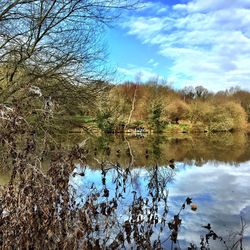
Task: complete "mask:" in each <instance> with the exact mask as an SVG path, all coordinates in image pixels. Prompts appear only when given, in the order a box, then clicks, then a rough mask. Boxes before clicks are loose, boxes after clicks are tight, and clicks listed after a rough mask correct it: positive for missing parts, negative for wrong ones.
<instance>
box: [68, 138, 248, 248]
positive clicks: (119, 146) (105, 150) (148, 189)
mask: <svg viewBox="0 0 250 250" xmlns="http://www.w3.org/2000/svg"><path fill="white" fill-rule="evenodd" d="M249 145H250V139H249V136H248V135H246V134H217V135H210V136H202V137H201V136H193V137H188V136H182V137H179V138H171V137H166V136H148V137H146V138H142V137H132V138H115V137H109V138H108V137H104V138H99V139H97V140H96V141H91V143H90V146H89V148H90V149H89V152H90V153H89V156H88V158H89V161H88V165H87V166H86V168H84V169H82V168H81V167H80V166H78V167H77V168H76V170H75V174H73V175H72V177H71V181H70V183H71V185H72V186H73V187H74V189H75V192H76V197H77V198H76V199H78V202H79V204H80V203H81V202H84V201H85V200H86V197H87V193H86V190H90V189H91V188H93V187H95V191H97V192H99V193H100V194H102V192H103V190H104V189H106V188H107V189H108V190H109V196H108V197H103V196H102V195H101V196H100V198H99V200H98V201H99V202H104V201H110V200H112V199H113V198H114V199H117V201H118V208H117V212H116V219H117V225H120V224H122V223H124V221H126V220H128V219H129V208H130V207H131V204H133V202H134V197H135V196H136V197H137V198H138V197H142V198H143V199H149V200H150V199H152V198H153V196H155V195H156V191H157V187H156V186H157V185H158V196H159V197H160V198H161V199H160V201H159V202H158V203H157V206H159V208H158V210H157V213H156V214H157V216H158V217H159V221H160V220H161V219H162V218H164V219H166V223H167V222H171V221H173V218H174V215H176V214H178V212H179V211H180V208H181V206H182V204H183V203H184V202H185V200H186V198H187V197H191V198H192V201H193V203H195V204H196V205H197V207H198V208H197V210H196V211H193V210H191V208H190V206H188V205H186V206H185V209H184V210H181V214H180V218H181V219H182V223H181V226H180V229H179V231H178V240H177V242H176V244H173V245H172V242H171V240H169V236H170V235H171V230H170V229H169V228H168V226H167V224H166V226H165V227H164V229H163V231H162V233H160V232H159V230H160V226H161V224H160V223H158V224H159V225H156V226H155V227H154V230H155V232H156V233H155V234H154V235H153V236H152V239H157V237H158V236H159V235H160V238H161V240H162V241H164V244H163V245H164V248H166V249H171V248H172V247H173V249H174V247H177V249H179V248H181V249H187V247H188V246H189V244H190V243H194V244H195V245H196V246H198V247H200V236H201V235H203V236H205V235H206V234H207V233H208V230H207V229H205V228H203V227H202V226H204V225H207V224H208V223H210V224H211V226H212V230H213V231H214V232H215V233H216V234H217V235H218V236H221V237H223V240H222V241H220V240H219V239H217V240H212V239H210V240H209V242H210V247H211V249H226V246H225V245H224V244H223V241H224V240H225V241H226V244H227V247H228V249H231V248H230V247H232V246H233V244H234V243H235V242H236V241H237V239H239V234H238V233H239V232H240V230H241V219H243V220H244V223H246V224H247V225H250V196H249V187H250V184H249V181H250V171H249V170H250V147H249ZM93 152H94V153H93ZM93 158H95V160H93ZM171 159H172V160H173V159H174V161H175V164H174V165H175V166H174V167H173V166H172V168H171V167H169V164H170V163H169V160H171ZM97 161H98V162H99V163H100V162H102V161H103V162H106V164H109V167H108V169H109V168H112V166H116V167H115V169H110V170H108V171H107V173H106V174H105V185H104V183H103V182H102V178H103V175H102V171H101V170H100V169H98V167H97V166H98V163H97ZM94 162H95V163H94ZM128 167H129V170H130V172H129V175H128V178H126V182H124V183H123V179H122V178H123V174H124V173H125V172H124V171H125V170H124V169H126V168H128ZM119 171H120V176H119ZM82 172H84V175H85V176H81V175H78V174H76V173H82ZM155 174H157V178H154V177H153V176H155ZM119 180H120V185H118V187H117V182H118V181H119ZM156 181H157V183H156ZM150 182H151V183H153V186H150V185H149V183H150ZM123 184H124V185H123ZM124 187H125V190H124ZM120 193H121V194H122V197H121V198H119V196H118V195H119V194H120ZM158 196H157V197H158ZM164 197H166V198H167V202H165V201H164ZM149 203H150V202H149ZM165 205H166V206H167V213H165V214H164V211H165V210H164V209H165ZM144 216H146V214H144ZM114 231H119V227H118V226H117V227H114ZM113 233H114V232H113ZM98 237H100V236H98ZM242 244H243V246H244V249H250V227H248V228H246V229H245V230H244V240H243V242H242ZM129 246H131V245H129ZM126 247H128V245H126ZM238 249H240V245H239V248H238Z"/></svg>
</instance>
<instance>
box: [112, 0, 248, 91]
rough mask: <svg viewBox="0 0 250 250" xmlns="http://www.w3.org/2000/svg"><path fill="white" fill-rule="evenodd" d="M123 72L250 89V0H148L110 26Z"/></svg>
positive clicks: (117, 62) (114, 57)
mask: <svg viewBox="0 0 250 250" xmlns="http://www.w3.org/2000/svg"><path fill="white" fill-rule="evenodd" d="M108 44H109V52H110V61H111V64H112V65H113V66H114V67H116V68H117V73H118V76H119V77H118V78H119V80H120V81H122V80H125V79H126V80H134V79H135V76H136V75H138V73H140V75H141V79H142V81H146V80H148V79H150V78H153V77H155V76H158V77H159V78H164V79H165V80H167V81H168V82H169V83H172V84H173V86H174V87H176V88H182V87H184V86H190V85H192V86H197V85H203V86H205V87H207V88H208V89H210V90H214V91H218V90H221V89H227V88H230V87H232V86H236V85H238V86H240V87H241V88H243V89H248V90H250V70H249V66H250V0H189V1H187V0H159V1H145V2H144V4H143V5H142V7H141V8H139V9H137V10H135V11H130V12H128V13H125V15H123V18H121V19H119V21H118V22H117V23H116V24H115V25H114V28H113V29H112V30H110V31H109V32H108Z"/></svg>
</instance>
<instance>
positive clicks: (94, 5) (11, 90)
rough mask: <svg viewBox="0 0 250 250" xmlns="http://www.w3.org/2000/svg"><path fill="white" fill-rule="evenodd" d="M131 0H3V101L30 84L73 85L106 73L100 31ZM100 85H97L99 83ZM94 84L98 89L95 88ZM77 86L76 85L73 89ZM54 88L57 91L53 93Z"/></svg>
mask: <svg viewBox="0 0 250 250" xmlns="http://www.w3.org/2000/svg"><path fill="white" fill-rule="evenodd" d="M134 4H135V3H133V4H129V2H128V1H126V0H122V1H120V0H84V1H83V0H53V1H49V0H0V86H1V92H0V102H7V101H10V99H11V98H12V97H13V96H14V95H17V93H18V92H20V90H23V89H25V90H26V91H27V89H28V88H29V87H30V86H31V85H37V86H39V87H41V88H42V87H44V86H45V85H46V84H47V85H49V83H50V84H52V85H53V86H55V85H61V86H64V87H65V88H66V91H67V92H68V91H72V90H73V91H74V90H75V88H74V86H75V85H79V84H81V85H87V86H88V88H86V89H85V92H83V93H81V98H79V99H83V100H85V99H88V100H89V99H91V98H88V97H89V96H88V94H90V93H91V92H92V90H93V89H92V86H91V85H89V84H92V83H95V80H96V79H101V78H103V76H104V75H105V67H103V66H102V65H103V60H104V58H105V51H104V50H103V46H102V44H101V34H102V31H103V30H104V27H105V25H106V24H107V23H108V22H110V21H111V20H113V18H114V17H116V16H117V15H118V13H117V9H120V8H130V7H133V6H134ZM95 87H96V86H95ZM94 90H96V89H95V88H94ZM74 92H75V91H74ZM50 94H53V93H50Z"/></svg>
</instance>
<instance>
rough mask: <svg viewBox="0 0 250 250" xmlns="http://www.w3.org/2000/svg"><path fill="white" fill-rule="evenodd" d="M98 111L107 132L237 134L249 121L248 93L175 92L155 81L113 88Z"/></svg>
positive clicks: (202, 88)
mask: <svg viewBox="0 0 250 250" xmlns="http://www.w3.org/2000/svg"><path fill="white" fill-rule="evenodd" d="M99 107H100V108H99V113H98V115H97V117H96V118H97V119H96V121H97V125H98V127H99V128H100V129H101V130H102V131H104V132H110V131H121V130H123V129H124V128H125V129H127V130H129V128H131V129H136V128H139V129H140V128H143V129H145V130H147V131H154V132H206V131H210V132H219V131H234V130H240V129H246V128H247V124H248V122H249V121H250V93H249V92H247V91H243V90H241V89H238V88H231V89H230V90H226V91H220V92H217V93H212V92H209V91H208V90H207V89H206V88H204V87H202V86H197V87H195V88H193V87H186V88H184V89H182V90H175V89H173V88H171V87H170V86H169V85H167V84H164V83H163V84H159V83H158V82H157V81H155V80H153V81H149V82H147V83H145V84H136V83H133V82H128V83H124V84H121V85H111V86H110V89H109V91H107V93H106V98H105V99H102V100H101V104H100V105H99ZM103 119H104V120H105V123H104V122H103Z"/></svg>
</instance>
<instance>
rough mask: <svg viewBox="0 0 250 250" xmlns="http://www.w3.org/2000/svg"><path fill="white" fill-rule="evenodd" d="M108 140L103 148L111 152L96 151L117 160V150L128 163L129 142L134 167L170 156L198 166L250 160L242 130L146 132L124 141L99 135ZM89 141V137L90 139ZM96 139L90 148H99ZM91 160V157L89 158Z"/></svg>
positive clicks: (248, 142)
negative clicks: (172, 133)
mask: <svg viewBox="0 0 250 250" xmlns="http://www.w3.org/2000/svg"><path fill="white" fill-rule="evenodd" d="M101 138H102V139H100V138H99V139H98V140H99V141H101V140H104V141H105V140H106V141H108V142H107V143H106V145H108V146H106V147H108V148H109V150H110V154H109V155H107V154H106V152H105V151H103V150H102V149H100V150H98V156H99V157H101V158H102V159H106V160H109V161H111V162H116V161H117V155H116V152H117V150H119V152H120V154H119V156H120V157H119V162H120V163H121V164H123V165H127V164H128V163H129V155H130V154H127V151H128V145H127V142H126V140H127V141H129V144H130V147H131V149H132V153H133V156H134V164H135V166H149V165H150V166H153V165H154V164H155V163H158V164H159V165H165V164H167V163H168V161H169V160H170V159H175V160H176V161H181V162H185V163H189V162H192V165H193V164H195V165H197V166H201V165H203V164H204V163H206V162H207V161H220V162H227V163H239V162H244V161H247V160H249V159H250V139H249V135H247V134H244V133H217V134H199V135H193V136H191V135H186V134H185V135H179V137H177V138H175V137H171V136H170V135H166V136H163V135H148V136H145V138H137V137H135V136H134V137H133V136H130V137H129V136H127V137H126V140H124V139H122V138H119V137H112V136H111V137H110V136H109V137H101ZM90 141H91V140H90ZM94 145H95V146H94ZM98 145H99V142H98V141H95V140H92V141H91V142H90V143H89V147H90V148H92V147H97V148H99V146H98ZM90 160H91V159H90Z"/></svg>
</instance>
